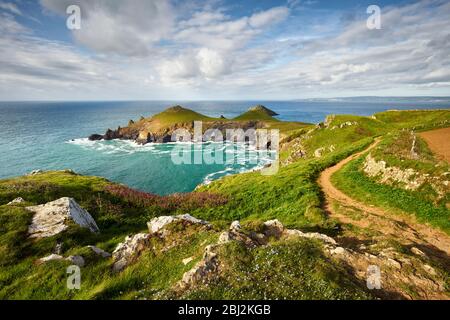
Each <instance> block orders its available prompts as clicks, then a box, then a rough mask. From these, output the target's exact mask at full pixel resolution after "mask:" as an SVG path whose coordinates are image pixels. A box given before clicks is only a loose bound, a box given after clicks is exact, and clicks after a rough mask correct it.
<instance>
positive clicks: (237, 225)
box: [230, 220, 241, 231]
mask: <svg viewBox="0 0 450 320" xmlns="http://www.w3.org/2000/svg"><path fill="white" fill-rule="evenodd" d="M230 230H236V231H238V230H241V224H240V223H239V221H237V220H236V221H233V222H232V223H231V225H230Z"/></svg>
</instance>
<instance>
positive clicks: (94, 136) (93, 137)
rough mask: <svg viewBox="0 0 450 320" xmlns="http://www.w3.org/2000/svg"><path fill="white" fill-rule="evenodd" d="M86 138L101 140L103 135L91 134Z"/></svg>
mask: <svg viewBox="0 0 450 320" xmlns="http://www.w3.org/2000/svg"><path fill="white" fill-rule="evenodd" d="M88 139H89V140H90V141H98V140H103V135H101V134H91V135H90V136H89V138H88Z"/></svg>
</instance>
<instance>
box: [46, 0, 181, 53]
mask: <svg viewBox="0 0 450 320" xmlns="http://www.w3.org/2000/svg"><path fill="white" fill-rule="evenodd" d="M41 3H42V5H43V6H44V8H46V9H47V10H50V11H52V12H55V13H57V14H60V15H64V16H65V14H66V8H67V7H68V6H69V5H74V4H75V5H79V6H80V8H81V30H76V31H74V33H73V35H74V37H75V39H76V40H77V42H78V43H80V44H82V45H84V46H86V47H88V48H91V49H93V50H96V51H98V52H104V53H117V54H121V55H128V56H145V55H148V54H149V53H150V52H151V46H152V45H153V44H154V43H156V42H158V41H160V40H162V39H164V38H167V37H168V36H169V35H170V34H171V31H172V27H173V24H174V20H175V15H174V12H173V8H172V5H171V4H170V1H168V0H133V1H119V0H95V1H92V0H41Z"/></svg>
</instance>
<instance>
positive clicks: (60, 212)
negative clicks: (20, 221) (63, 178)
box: [26, 197, 99, 238]
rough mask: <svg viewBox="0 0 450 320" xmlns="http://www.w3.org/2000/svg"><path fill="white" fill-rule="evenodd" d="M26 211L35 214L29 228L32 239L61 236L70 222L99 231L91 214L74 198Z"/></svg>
mask: <svg viewBox="0 0 450 320" xmlns="http://www.w3.org/2000/svg"><path fill="white" fill-rule="evenodd" d="M26 209H27V210H29V211H32V212H34V216H33V219H32V223H31V225H30V226H29V227H28V234H29V235H30V238H46V237H51V236H54V235H56V234H59V233H61V232H63V231H64V230H66V229H67V228H68V222H69V221H73V222H75V223H76V224H78V225H79V226H81V227H83V228H87V229H89V230H90V231H91V232H98V231H99V228H98V226H97V224H96V223H95V220H94V219H93V218H92V216H91V215H90V214H89V212H87V211H86V210H84V209H83V208H81V207H80V205H79V204H78V203H76V201H75V200H74V199H72V198H67V197H66V198H61V199H58V200H55V201H52V202H48V203H46V204H42V205H38V206H31V207H27V208H26Z"/></svg>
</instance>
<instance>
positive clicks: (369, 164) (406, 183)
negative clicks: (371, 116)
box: [364, 154, 448, 198]
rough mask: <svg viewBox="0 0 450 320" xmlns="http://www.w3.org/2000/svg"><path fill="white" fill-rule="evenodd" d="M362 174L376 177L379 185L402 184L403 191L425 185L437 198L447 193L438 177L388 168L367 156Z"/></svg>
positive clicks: (410, 169) (384, 163) (411, 170)
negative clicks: (428, 185)
mask: <svg viewBox="0 0 450 320" xmlns="http://www.w3.org/2000/svg"><path fill="white" fill-rule="evenodd" d="M364 173H365V174H367V176H369V177H376V178H377V179H378V181H379V182H380V183H384V184H395V183H400V184H402V186H403V188H404V189H405V190H413V191H414V190H417V189H419V188H420V187H421V186H422V185H424V184H425V183H428V184H430V186H431V187H432V188H433V189H434V191H435V192H436V193H437V194H438V197H439V198H442V197H444V196H445V195H446V194H447V193H448V186H446V185H445V181H443V179H442V178H441V177H439V176H430V175H429V174H421V173H420V172H418V171H416V170H414V169H412V168H407V169H402V168H398V167H395V166H388V165H387V163H386V161H383V160H380V161H377V160H376V159H375V158H373V157H372V155H371V154H369V155H368V156H367V157H366V160H365V162H364Z"/></svg>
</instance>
